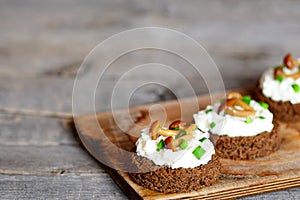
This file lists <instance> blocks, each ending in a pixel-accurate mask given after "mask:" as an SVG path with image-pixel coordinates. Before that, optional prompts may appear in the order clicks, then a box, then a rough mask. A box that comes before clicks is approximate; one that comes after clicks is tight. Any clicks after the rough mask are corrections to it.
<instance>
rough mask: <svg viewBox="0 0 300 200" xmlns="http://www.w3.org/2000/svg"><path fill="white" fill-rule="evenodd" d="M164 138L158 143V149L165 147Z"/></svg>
mask: <svg viewBox="0 0 300 200" xmlns="http://www.w3.org/2000/svg"><path fill="white" fill-rule="evenodd" d="M164 146H165V145H164V140H163V139H161V140H160V141H159V143H158V144H157V148H156V151H160V150H161V149H162V148H164Z"/></svg>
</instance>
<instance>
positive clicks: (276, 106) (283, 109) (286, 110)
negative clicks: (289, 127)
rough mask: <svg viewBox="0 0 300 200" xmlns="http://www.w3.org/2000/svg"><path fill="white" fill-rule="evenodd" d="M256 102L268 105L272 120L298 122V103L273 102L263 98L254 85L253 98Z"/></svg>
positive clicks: (299, 112)
mask: <svg viewBox="0 0 300 200" xmlns="http://www.w3.org/2000/svg"><path fill="white" fill-rule="evenodd" d="M253 98H255V99H256V100H258V101H263V102H266V103H268V104H269V109H270V111H271V112H272V113H273V114H274V118H275V119H277V120H279V121H282V122H297V121H300V103H298V104H291V103H290V102H282V101H273V100H272V99H270V98H268V97H265V96H264V95H263V93H262V91H261V89H259V85H258V84H257V85H256V88H255V90H254V97H253Z"/></svg>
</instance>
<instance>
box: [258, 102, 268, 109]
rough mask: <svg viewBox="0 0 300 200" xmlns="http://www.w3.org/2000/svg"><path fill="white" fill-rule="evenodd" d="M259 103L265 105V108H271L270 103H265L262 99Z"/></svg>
mask: <svg viewBox="0 0 300 200" xmlns="http://www.w3.org/2000/svg"><path fill="white" fill-rule="evenodd" d="M259 105H260V106H261V107H263V108H264V109H268V108H269V104H267V103H265V102H263V101H260V102H259Z"/></svg>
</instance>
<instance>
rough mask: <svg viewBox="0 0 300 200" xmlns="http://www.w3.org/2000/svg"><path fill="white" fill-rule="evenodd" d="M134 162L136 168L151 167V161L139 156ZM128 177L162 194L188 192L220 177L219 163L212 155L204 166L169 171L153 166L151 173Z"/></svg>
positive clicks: (162, 167)
mask: <svg viewBox="0 0 300 200" xmlns="http://www.w3.org/2000/svg"><path fill="white" fill-rule="evenodd" d="M134 162H136V163H137V164H136V166H137V167H138V168H139V167H145V165H146V166H147V165H153V162H152V161H150V160H148V159H146V158H142V157H139V156H135V157H134ZM142 170H144V169H142ZM129 175H130V177H131V178H132V180H133V181H134V182H135V183H137V184H138V185H140V186H143V187H145V188H147V189H150V190H155V191H158V192H162V193H179V192H180V193H181V192H190V191H193V190H199V189H201V188H203V187H205V186H209V185H212V184H213V183H215V182H216V181H217V180H218V179H219V176H220V162H219V159H218V157H217V156H216V155H213V156H212V159H211V160H210V161H209V162H208V163H207V164H206V165H200V166H198V167H195V168H178V169H171V168H169V167H165V166H155V169H154V170H153V171H149V172H145V173H131V174H129Z"/></svg>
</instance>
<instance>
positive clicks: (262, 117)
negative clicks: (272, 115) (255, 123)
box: [258, 116, 266, 119]
mask: <svg viewBox="0 0 300 200" xmlns="http://www.w3.org/2000/svg"><path fill="white" fill-rule="evenodd" d="M258 118H259V119H266V118H265V117H264V116H259V117H258Z"/></svg>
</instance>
